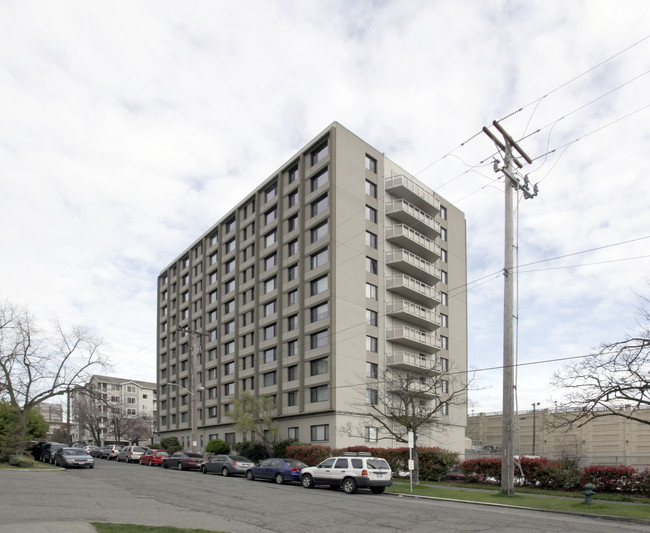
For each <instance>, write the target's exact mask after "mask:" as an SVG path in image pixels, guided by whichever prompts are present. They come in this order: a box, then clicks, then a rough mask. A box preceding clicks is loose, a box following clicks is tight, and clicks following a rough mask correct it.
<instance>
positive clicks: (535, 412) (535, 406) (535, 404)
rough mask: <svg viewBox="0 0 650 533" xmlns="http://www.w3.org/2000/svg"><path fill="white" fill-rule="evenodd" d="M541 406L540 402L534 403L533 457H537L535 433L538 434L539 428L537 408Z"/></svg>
mask: <svg viewBox="0 0 650 533" xmlns="http://www.w3.org/2000/svg"><path fill="white" fill-rule="evenodd" d="M538 405H539V402H537V403H533V453H532V455H535V436H536V435H535V433H536V428H537V420H536V415H537V406H538Z"/></svg>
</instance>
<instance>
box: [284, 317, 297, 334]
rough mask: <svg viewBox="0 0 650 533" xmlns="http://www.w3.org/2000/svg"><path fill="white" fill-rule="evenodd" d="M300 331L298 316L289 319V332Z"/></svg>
mask: <svg viewBox="0 0 650 533" xmlns="http://www.w3.org/2000/svg"><path fill="white" fill-rule="evenodd" d="M294 329H298V315H292V316H290V317H288V318H287V331H293V330H294Z"/></svg>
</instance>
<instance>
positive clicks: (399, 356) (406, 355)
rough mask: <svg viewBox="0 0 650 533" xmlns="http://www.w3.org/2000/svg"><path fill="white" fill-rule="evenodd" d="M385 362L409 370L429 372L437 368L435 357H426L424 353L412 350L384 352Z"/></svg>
mask: <svg viewBox="0 0 650 533" xmlns="http://www.w3.org/2000/svg"><path fill="white" fill-rule="evenodd" d="M386 364H387V365H388V366H391V367H393V368H399V369H401V370H407V371H410V372H426V373H429V372H435V371H436V370H437V368H436V359H435V357H427V356H426V355H422V354H417V353H413V352H393V353H389V354H386Z"/></svg>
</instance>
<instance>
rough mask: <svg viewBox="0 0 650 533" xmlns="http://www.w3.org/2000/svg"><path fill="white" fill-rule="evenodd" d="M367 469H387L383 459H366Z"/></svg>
mask: <svg viewBox="0 0 650 533" xmlns="http://www.w3.org/2000/svg"><path fill="white" fill-rule="evenodd" d="M368 468H382V469H384V468H385V469H388V468H390V466H388V463H387V462H386V461H385V460H384V459H368Z"/></svg>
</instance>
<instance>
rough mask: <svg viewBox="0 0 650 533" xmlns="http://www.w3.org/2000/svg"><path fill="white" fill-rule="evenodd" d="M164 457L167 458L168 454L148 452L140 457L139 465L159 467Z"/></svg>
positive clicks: (158, 451)
mask: <svg viewBox="0 0 650 533" xmlns="http://www.w3.org/2000/svg"><path fill="white" fill-rule="evenodd" d="M165 457H169V454H168V453H167V452H166V451H165V450H151V451H150V452H148V453H145V454H144V455H143V456H142V457H140V464H141V465H149V466H156V465H158V466H161V465H162V463H163V459H164V458H165Z"/></svg>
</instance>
